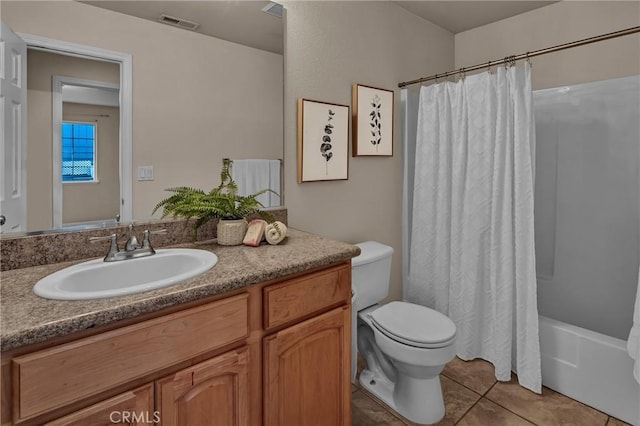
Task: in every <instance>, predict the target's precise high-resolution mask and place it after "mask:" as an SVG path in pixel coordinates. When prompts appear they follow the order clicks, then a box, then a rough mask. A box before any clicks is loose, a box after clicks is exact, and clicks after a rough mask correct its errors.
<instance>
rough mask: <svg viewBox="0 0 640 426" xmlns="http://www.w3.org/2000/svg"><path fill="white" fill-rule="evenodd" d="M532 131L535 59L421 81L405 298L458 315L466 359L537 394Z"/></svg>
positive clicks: (460, 349)
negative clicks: (439, 80)
mask: <svg viewBox="0 0 640 426" xmlns="http://www.w3.org/2000/svg"><path fill="white" fill-rule="evenodd" d="M534 129H535V127H534V120H533V108H532V93H531V75H530V66H529V64H528V63H526V64H524V66H523V67H509V68H505V67H500V68H498V70H497V71H496V73H495V74H490V73H481V74H477V75H473V76H469V77H467V78H465V79H463V80H460V81H458V82H457V83H451V82H445V83H441V84H435V85H431V86H428V87H422V88H421V91H420V104H419V112H418V132H417V142H416V155H415V176H414V192H413V212H412V235H411V245H410V250H409V280H408V286H407V295H406V299H407V300H408V301H411V302H414V303H419V304H422V305H426V306H429V307H431V308H434V309H436V310H438V311H440V312H442V313H444V314H446V315H448V316H449V317H450V318H451V319H452V320H453V321H454V322H455V324H456V327H457V342H456V351H457V355H458V356H459V357H460V358H462V359H464V360H470V359H474V358H478V357H479V358H483V359H485V360H487V361H489V362H491V363H492V364H493V365H494V366H495V374H496V378H497V379H498V380H501V381H508V380H510V378H511V370H512V368H515V369H516V371H517V373H518V380H519V382H520V384H521V385H522V386H524V387H526V388H528V389H530V390H532V391H534V392H538V393H540V391H541V373H540V346H539V339H538V311H537V300H536V273H535V251H534V222H533V183H534V170H535V166H534V158H535V130H534Z"/></svg>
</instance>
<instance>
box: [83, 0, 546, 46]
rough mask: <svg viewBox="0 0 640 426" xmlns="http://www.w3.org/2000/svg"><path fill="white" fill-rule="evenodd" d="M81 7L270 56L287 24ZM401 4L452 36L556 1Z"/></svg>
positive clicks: (244, 1)
mask: <svg viewBox="0 0 640 426" xmlns="http://www.w3.org/2000/svg"><path fill="white" fill-rule="evenodd" d="M82 2H83V3H87V4H91V5H93V6H98V7H101V8H104V9H109V10H113V11H115V12H120V13H124V14H127V15H132V16H136V17H138V18H143V19H148V20H151V21H157V20H158V17H159V16H160V15H161V14H163V13H164V14H167V15H170V16H173V17H176V18H181V19H186V20H189V21H194V22H197V23H199V24H200V26H199V27H198V28H197V29H196V32H199V33H201V34H205V35H209V36H213V37H216V38H220V39H223V40H228V41H232V42H234V43H239V44H243V45H246V46H251V47H255V48H258V49H262V50H267V51H269V52H275V53H282V51H283V23H282V19H281V18H277V17H275V16H272V15H269V14H267V13H265V12H263V11H262V8H263V7H265V6H266V5H268V4H269V1H253V0H236V1H219V0H207V1H189V0H173V1H153V0H151V1H147V0H142V1H141V0H92V1H82ZM395 3H396V4H397V5H398V6H400V7H402V8H404V9H406V10H408V11H409V12H411V13H413V14H415V15H418V16H420V17H422V18H424V19H426V20H428V21H430V22H432V23H434V24H436V25H438V26H440V27H442V28H444V29H446V30H448V31H451V32H452V33H458V32H461V31H466V30H469V29H471V28H476V27H479V26H482V25H486V24H489V23H491V22H495V21H499V20H501V19H505V18H509V17H511V16H515V15H519V14H521V13H524V12H528V11H530V10H533V9H537V8H539V7H543V6H547V5H549V4H551V3H555V1H521V0H511V1H507V0H503V1H483V0H475V1H458V0H448V1H396V2H395Z"/></svg>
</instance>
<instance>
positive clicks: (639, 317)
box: [627, 266, 640, 383]
mask: <svg viewBox="0 0 640 426" xmlns="http://www.w3.org/2000/svg"><path fill="white" fill-rule="evenodd" d="M627 350H628V351H629V355H630V356H631V358H633V359H634V360H635V361H636V362H635V364H634V367H633V376H634V377H635V378H636V380H637V381H638V383H640V266H639V267H638V290H637V291H636V306H635V310H634V311H633V326H632V327H631V333H629V340H627Z"/></svg>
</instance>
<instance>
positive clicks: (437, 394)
mask: <svg viewBox="0 0 640 426" xmlns="http://www.w3.org/2000/svg"><path fill="white" fill-rule="evenodd" d="M359 381H360V386H362V387H363V388H364V389H366V390H367V391H368V392H369V393H371V394H373V395H374V396H376V397H377V398H378V399H380V400H381V401H382V402H384V403H385V404H386V405H387V406H389V408H391V409H392V410H394V411H396V412H397V413H398V414H400V415H401V416H403V417H405V418H406V419H408V420H411V421H412V422H414V423H418V424H433V423H437V422H439V421H440V420H442V418H443V417H444V414H445V410H444V401H443V399H442V388H441V386H440V376H439V375H437V376H435V377H432V378H430V379H415V378H412V377H408V376H405V375H402V374H398V377H397V384H396V383H393V382H391V381H390V380H389V379H387V378H386V377H384V376H381V375H376V374H375V373H373V372H372V371H370V370H368V369H364V370H363V371H362V372H361V373H360V380H359ZM396 401H400V404H398V403H396Z"/></svg>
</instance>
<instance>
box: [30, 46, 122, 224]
mask: <svg viewBox="0 0 640 426" xmlns="http://www.w3.org/2000/svg"><path fill="white" fill-rule="evenodd" d="M17 34H18V36H19V37H21V38H22V39H23V40H24V41H25V42H26V43H27V49H37V50H44V51H47V52H52V53H58V54H62V55H67V56H74V57H78V58H84V59H91V60H100V61H109V62H115V63H118V64H119V65H120V154H119V155H120V220H121V221H122V222H124V223H128V222H131V220H132V219H133V117H132V112H133V108H132V104H133V90H132V81H133V71H132V62H133V58H132V56H131V54H129V53H123V52H116V51H113V50H106V49H100V48H97V47H93V46H85V45H82V44H77V43H70V42H66V41H60V40H55V39H51V38H48V37H41V36H37V35H32V34H24V33H17ZM54 118H55V117H54ZM53 127H54V128H53V132H52V144H54V143H55V142H54V141H55V140H56V139H57V140H58V141H60V137H61V135H60V126H55V123H54V126H53ZM56 155H57V156H61V153H56V151H55V145H54V151H53V157H54V159H55V158H56ZM53 179H54V180H53V186H54V187H55V186H56V180H55V179H58V180H60V179H61V171H60V170H56V168H55V167H54V168H53ZM61 185H62V184H61V183H60V187H61ZM56 192H58V194H56ZM53 206H54V209H53V212H54V213H53V227H54V228H61V227H62V190H60V191H55V190H54V191H53ZM56 206H58V209H56ZM56 212H57V213H56Z"/></svg>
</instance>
